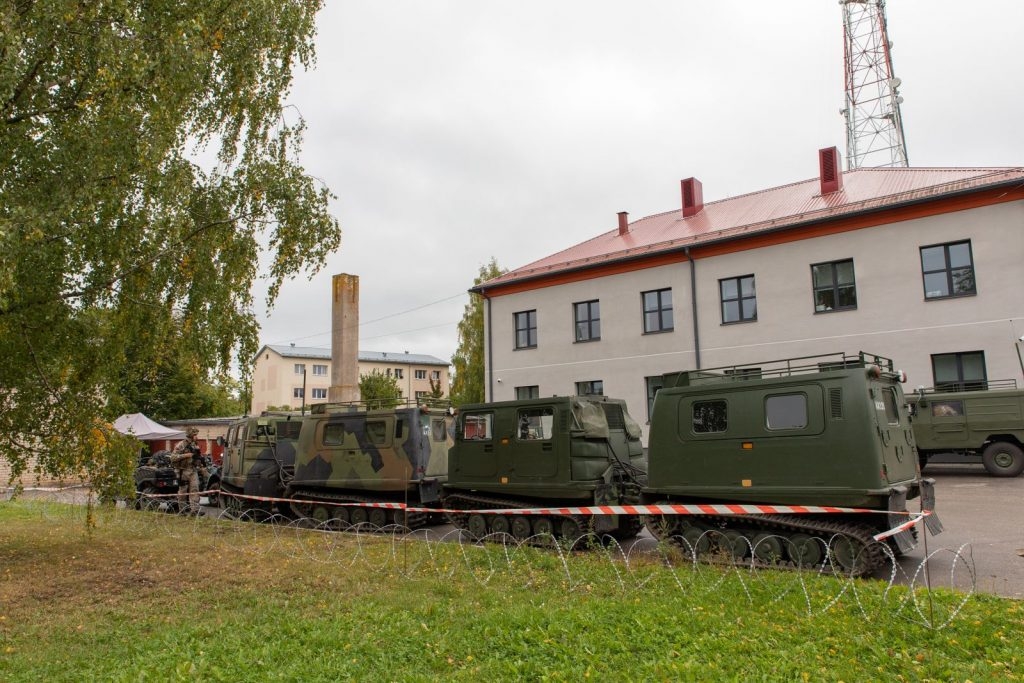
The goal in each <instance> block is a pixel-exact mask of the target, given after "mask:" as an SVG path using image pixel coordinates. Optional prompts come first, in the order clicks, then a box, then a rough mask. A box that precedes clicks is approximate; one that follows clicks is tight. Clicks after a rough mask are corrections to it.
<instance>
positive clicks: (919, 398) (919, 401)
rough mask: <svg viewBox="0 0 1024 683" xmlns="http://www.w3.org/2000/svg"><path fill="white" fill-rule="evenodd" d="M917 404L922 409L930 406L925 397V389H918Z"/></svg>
mask: <svg viewBox="0 0 1024 683" xmlns="http://www.w3.org/2000/svg"><path fill="white" fill-rule="evenodd" d="M917 404H918V405H919V406H921V407H922V408H923V407H925V406H926V405H928V401H927V399H925V397H924V387H918V388H917Z"/></svg>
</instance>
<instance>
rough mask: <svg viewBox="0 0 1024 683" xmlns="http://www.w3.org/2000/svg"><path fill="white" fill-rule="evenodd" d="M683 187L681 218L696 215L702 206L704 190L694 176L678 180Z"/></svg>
mask: <svg viewBox="0 0 1024 683" xmlns="http://www.w3.org/2000/svg"><path fill="white" fill-rule="evenodd" d="M680 184H681V185H682V188H683V218H689V217H690V216H696V215H697V214H698V213H700V212H701V210H703V208H704V190H703V189H702V187H701V184H700V181H699V180H697V179H696V178H687V179H686V180H682V181H680Z"/></svg>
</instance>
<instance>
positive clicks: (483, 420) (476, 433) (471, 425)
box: [462, 413, 494, 441]
mask: <svg viewBox="0 0 1024 683" xmlns="http://www.w3.org/2000/svg"><path fill="white" fill-rule="evenodd" d="M493 419H494V416H493V415H492V414H491V413H468V414H466V415H464V416H463V418H462V438H463V439H464V440H466V441H490V440H491V438H492V437H493V432H492V428H491V422H492V420H493Z"/></svg>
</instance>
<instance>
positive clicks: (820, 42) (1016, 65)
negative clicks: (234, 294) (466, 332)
mask: <svg viewBox="0 0 1024 683" xmlns="http://www.w3.org/2000/svg"><path fill="white" fill-rule="evenodd" d="M887 16H888V27H889V38H890V40H891V41H892V42H893V51H892V52H893V64H894V69H895V72H896V75H897V76H898V77H899V78H900V79H901V80H902V82H903V84H902V86H901V88H900V93H901V94H902V95H903V98H904V102H903V105H902V115H903V123H904V131H905V137H906V143H907V153H908V158H909V160H910V165H911V166H917V167H928V166H979V167H990V166H1020V165H1022V164H1024V129H1022V126H1021V123H1020V121H1021V119H1022V118H1024V88H1021V76H1020V63H1021V47H1020V46H1021V27H1022V26H1024V2H1020V0H974V2H972V3H969V4H966V3H963V2H954V1H952V0H929V1H927V2H925V1H924V0H890V2H888V3H887ZM318 26H319V34H318V38H317V50H318V61H317V65H316V68H315V69H314V70H312V71H310V72H304V73H299V74H297V75H296V82H295V86H294V88H293V90H292V93H291V95H290V97H289V98H288V102H289V104H291V105H294V107H295V111H298V112H300V113H301V115H302V116H303V117H304V119H305V121H306V124H307V127H308V129H307V133H306V139H305V144H304V152H303V155H302V162H303V164H304V165H305V167H306V169H307V171H308V172H309V173H310V174H312V175H314V176H316V177H317V178H320V179H321V180H322V181H323V182H325V183H326V184H327V186H328V187H329V188H330V189H331V190H332V191H333V192H334V193H335V194H336V195H337V200H335V202H334V203H333V206H332V210H333V213H334V215H335V216H337V218H338V219H339V220H340V221H341V225H342V230H343V235H342V246H341V249H340V250H339V251H338V252H336V253H335V254H334V255H332V256H331V257H330V259H329V261H328V264H327V266H326V268H324V270H323V271H322V272H321V273H320V274H319V275H318V276H316V277H315V278H314V279H313V280H312V281H310V280H307V279H305V278H299V279H296V280H293V281H291V282H288V283H286V285H285V286H284V287H283V289H282V293H281V297H280V298H279V300H278V303H277V305H276V306H275V308H274V309H273V310H272V311H270V312H269V313H268V312H267V311H266V309H265V306H264V304H263V300H264V291H265V289H264V287H263V286H262V285H260V286H258V288H257V290H256V292H255V295H256V302H257V311H258V313H259V318H260V321H261V325H262V334H261V339H260V341H261V343H263V344H287V343H295V344H296V345H300V346H320V347H329V346H330V344H331V335H330V330H331V319H330V316H331V285H330V282H331V276H332V275H334V274H336V273H350V274H353V275H358V276H359V279H360V295H361V296H360V318H361V321H362V324H361V327H360V343H359V348H360V349H362V350H369V351H388V352H400V351H409V352H410V353H424V354H430V355H433V356H437V357H438V358H441V359H444V360H449V359H450V358H451V355H452V354H453V353H454V351H455V349H456V347H457V343H458V342H457V331H456V326H457V324H458V322H459V320H460V319H461V318H462V313H463V308H464V306H465V305H466V303H467V302H468V299H469V296H468V294H467V293H466V290H467V289H468V288H469V287H471V286H472V285H473V279H474V278H475V277H476V276H477V274H478V272H479V269H480V266H481V265H482V264H484V263H486V262H487V261H489V260H490V258H491V257H492V256H493V257H495V258H496V259H497V261H498V264H499V265H500V266H502V267H504V268H508V269H514V268H518V267H520V266H523V265H526V264H527V263H530V262H532V261H535V260H537V259H540V258H542V257H544V256H547V255H549V254H552V253H554V252H557V251H560V250H562V249H565V248H567V247H569V246H572V245H574V244H577V243H579V242H582V241H583V240H586V239H589V238H591V237H593V236H595V235H598V234H600V233H603V232H606V231H608V230H611V229H613V228H615V226H616V212H618V211H628V212H629V215H630V220H636V219H639V218H642V217H644V216H648V215H651V214H654V213H661V212H664V211H670V210H673V209H676V208H678V207H679V205H680V192H679V181H680V179H682V178H688V177H691V176H694V177H696V178H698V179H699V180H700V181H701V182H702V183H703V191H704V200H705V201H706V202H707V201H715V200H718V199H725V198H727V197H730V196H735V195H738V194H744V193H747V192H753V191H757V190H762V189H766V188H769V187H775V186H778V185H784V184H788V183H791V182H796V181H800V180H805V179H808V178H813V177H815V176H816V175H817V173H818V158H817V150H818V149H819V148H822V147H830V146H833V145H834V146H836V147H838V148H839V150H840V152H841V153H842V154H843V156H844V163H845V153H846V142H845V131H844V120H843V117H842V116H841V115H840V113H839V112H840V109H841V108H842V107H843V105H844V93H843V39H842V8H841V6H840V5H839V3H838V2H837V1H836V0H794V1H792V2H786V3H762V2H750V1H749V0H714V1H712V0H702V1H697V0H645V1H642V2H629V3H626V2H612V1H611V0H543V1H541V0H501V1H497V0H446V1H441V0H328V2H327V8H326V9H325V10H323V12H322V13H321V15H320V17H319V21H318ZM289 115H290V116H294V115H296V114H295V113H294V111H293V112H292V113H290V114H289Z"/></svg>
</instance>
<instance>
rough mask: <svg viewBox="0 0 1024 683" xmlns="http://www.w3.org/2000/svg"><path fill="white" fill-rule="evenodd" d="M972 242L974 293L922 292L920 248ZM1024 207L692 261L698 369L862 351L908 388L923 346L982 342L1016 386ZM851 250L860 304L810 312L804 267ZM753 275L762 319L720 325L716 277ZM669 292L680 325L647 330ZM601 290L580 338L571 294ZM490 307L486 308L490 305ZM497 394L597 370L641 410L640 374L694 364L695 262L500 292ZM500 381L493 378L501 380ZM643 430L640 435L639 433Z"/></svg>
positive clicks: (991, 366)
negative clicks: (529, 345) (532, 330)
mask: <svg viewBox="0 0 1024 683" xmlns="http://www.w3.org/2000/svg"><path fill="white" fill-rule="evenodd" d="M964 239H969V240H971V248H972V253H973V259H974V269H975V277H976V286H977V295H975V296H966V297H957V298H952V299H943V300H932V301H925V300H924V292H923V284H922V277H921V261H920V252H919V249H920V247H922V246H928V245H933V244H940V243H945V242H954V241H960V240H964ZM1022 255H1024V203H1022V202H1013V203H1006V204H1000V205H995V206H989V207H983V208H978V209H971V210H966V211H960V212H955V213H949V214H944V215H940V216H934V217H928V218H921V219H916V220H911V221H906V222H902V223H896V224H891V225H885V226H879V227H873V228H866V229H861V230H855V231H851V232H846V233H840V234H836V235H829V236H825V237H819V238H814V239H808V240H803V241H798V242H791V243H788V244H783V245H777V246H770V247H763V248H759V249H753V250H748V251H742V252H737V253H732V254H725V255H721V256H715V257H711V258H706V259H699V260H698V261H697V262H696V281H697V310H698V319H699V321H698V322H699V338H700V360H701V367H704V368H709V367H715V366H721V365H728V364H734V363H753V362H759V361H769V360H774V359H780V358H790V357H796V356H804V355H813V354H821V353H831V352H837V351H842V352H850V353H852V352H857V351H862V350H863V351H867V352H871V353H877V354H880V355H883V356H887V357H890V358H892V359H893V360H894V362H895V364H896V366H897V368H900V369H903V370H905V371H906V372H907V373H908V375H909V382H908V385H907V387H905V389H908V390H909V389H912V388H913V387H916V386H918V385H924V386H931V384H932V383H933V377H932V368H931V355H932V354H938V353H954V352H967V351H984V353H985V363H986V366H987V368H986V369H987V373H988V378H989V379H1003V378H1014V379H1016V380H1017V382H1018V385H1022V384H1024V376H1022V371H1021V367H1020V362H1019V360H1018V356H1017V348H1016V346H1015V341H1016V340H1017V339H1018V338H1019V337H1020V336H1021V335H1024V267H1022V265H1021V262H1020V261H1021V256H1022ZM847 258H852V259H853V260H854V269H855V277H856V286H857V308H856V309H854V310H848V311H834V312H827V313H817V314H816V313H815V311H814V306H813V299H812V283H811V269H810V266H811V264H814V263H821V262H827V261H838V260H843V259H847ZM749 274H753V275H754V276H755V286H756V291H757V309H758V314H757V320H756V321H753V322H744V323H734V324H728V325H723V324H722V321H721V306H720V295H719V289H718V281H719V279H721V278H728V277H737V276H743V275H749ZM665 287H671V288H672V294H673V309H674V318H675V320H674V330H673V331H672V332H666V333H661V334H646V335H645V334H643V327H642V317H641V316H642V307H641V300H640V293H641V292H643V291H648V290H653V289H661V288H665ZM591 299H599V300H600V302H601V339H600V340H599V341H595V342H581V343H574V341H573V339H574V331H573V318H572V304H573V303H574V302H580V301H587V300H591ZM530 309H536V310H537V328H538V346H537V348H536V349H526V350H515V349H514V323H513V313H514V312H517V311H524V310H530ZM486 310H487V308H486V307H485V311H486ZM489 310H490V315H489V317H488V322H487V324H488V328H489V331H490V334H491V335H492V336H491V339H490V344H491V352H492V353H493V358H490V357H489V358H488V370H489V372H492V373H493V380H494V382H493V385H491V386H493V398H494V399H495V400H508V399H512V398H514V397H515V387H517V386H528V385H537V386H539V388H540V394H541V395H542V396H544V395H552V394H568V393H573V392H574V391H575V383H576V382H579V381H585V380H603V382H604V393H605V394H606V395H609V396H615V397H619V398H623V399H625V400H626V401H627V403H628V405H629V407H630V412H631V413H632V414H633V416H634V417H635V418H636V419H638V420H639V421H640V422H641V423H643V422H645V421H646V420H647V417H648V416H647V407H646V404H647V401H646V390H645V384H644V378H645V377H646V376H654V375H660V374H662V373H664V372H671V371H675V370H684V369H692V368H694V367H696V359H695V354H694V334H693V321H692V317H691V302H690V265H689V264H688V263H687V262H686V261H685V260H684V261H682V262H680V263H678V264H673V265H667V266H659V267H656V268H650V269H647V270H643V271H636V272H631V273H624V274H621V275H612V276H607V277H602V278H596V279H593V280H589V281H585V282H577V283H570V284H565V285H558V286H552V287H546V288H543V289H539V290H534V291H528V292H522V293H518V294H511V295H506V296H498V297H495V298H493V299H492V300H491V301H490V309H489ZM498 380H500V381H498ZM645 439H646V436H645Z"/></svg>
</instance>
